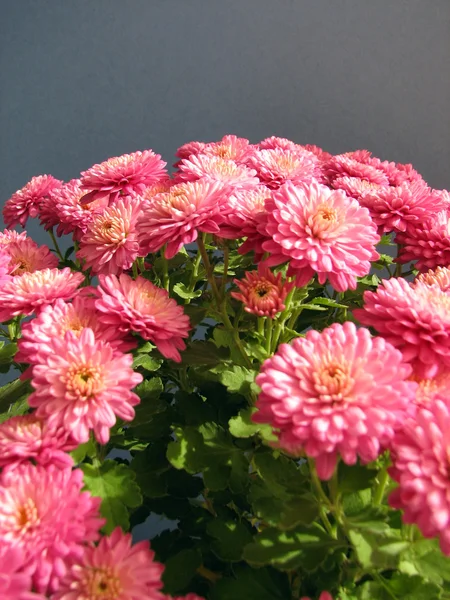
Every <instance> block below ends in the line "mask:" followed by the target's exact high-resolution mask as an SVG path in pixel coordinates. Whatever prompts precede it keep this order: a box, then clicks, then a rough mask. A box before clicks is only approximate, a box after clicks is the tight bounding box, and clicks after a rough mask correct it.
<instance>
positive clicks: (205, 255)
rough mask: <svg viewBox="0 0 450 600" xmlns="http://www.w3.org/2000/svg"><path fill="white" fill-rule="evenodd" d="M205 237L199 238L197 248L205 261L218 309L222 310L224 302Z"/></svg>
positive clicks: (204, 235) (203, 235)
mask: <svg viewBox="0 0 450 600" xmlns="http://www.w3.org/2000/svg"><path fill="white" fill-rule="evenodd" d="M205 237H206V234H205V233H203V234H202V235H201V236H200V237H199V238H197V246H198V249H199V250H200V254H201V257H202V260H203V265H204V267H205V270H206V278H207V279H208V281H209V284H210V285H211V289H212V291H213V294H214V298H215V300H216V304H217V308H218V309H219V310H220V307H221V304H222V301H221V297H220V294H219V290H218V288H217V283H216V280H215V277H214V267H213V265H211V262H210V260H209V256H208V253H207V251H206V248H205Z"/></svg>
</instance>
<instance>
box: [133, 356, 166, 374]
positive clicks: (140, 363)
mask: <svg viewBox="0 0 450 600" xmlns="http://www.w3.org/2000/svg"><path fill="white" fill-rule="evenodd" d="M162 363H163V361H162V360H161V359H158V358H153V357H152V356H149V355H148V354H143V353H142V354H138V355H137V356H136V357H135V358H134V360H133V369H137V368H138V367H140V368H141V369H144V370H145V371H149V372H150V373H151V372H153V371H157V370H158V369H159V368H160V367H161V365H162Z"/></svg>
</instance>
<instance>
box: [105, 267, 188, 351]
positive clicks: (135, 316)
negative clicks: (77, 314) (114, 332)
mask: <svg viewBox="0 0 450 600" xmlns="http://www.w3.org/2000/svg"><path fill="white" fill-rule="evenodd" d="M99 280H100V285H99V287H98V293H99V299H98V300H97V301H96V307H97V309H98V310H99V311H100V312H102V313H103V316H102V317H101V319H100V320H101V321H102V322H103V323H105V324H106V325H112V326H116V327H118V328H119V329H121V330H122V331H127V332H128V331H130V330H131V331H136V332H137V333H139V335H140V336H142V337H143V338H144V339H145V340H150V341H152V342H153V343H154V344H156V347H157V348H158V350H159V351H160V352H161V354H162V355H163V356H165V357H166V358H170V359H172V360H174V361H176V362H180V361H181V356H180V353H179V350H184V349H185V347H186V344H185V343H184V341H183V338H187V337H188V335H189V318H188V316H187V315H185V314H184V311H183V308H182V307H181V306H178V304H177V303H176V302H175V300H173V299H172V298H169V294H168V293H167V292H166V290H162V289H161V288H158V287H156V285H153V283H151V282H150V281H148V280H147V279H144V278H143V277H140V276H139V277H137V278H136V279H135V280H133V279H132V278H131V277H129V276H128V275H125V274H122V275H120V277H116V276H115V275H106V276H105V275H100V276H99Z"/></svg>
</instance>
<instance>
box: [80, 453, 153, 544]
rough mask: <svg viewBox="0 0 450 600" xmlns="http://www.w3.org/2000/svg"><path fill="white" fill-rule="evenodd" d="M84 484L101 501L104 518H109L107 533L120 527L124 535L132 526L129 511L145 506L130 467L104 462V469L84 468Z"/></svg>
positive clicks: (95, 467)
mask: <svg viewBox="0 0 450 600" xmlns="http://www.w3.org/2000/svg"><path fill="white" fill-rule="evenodd" d="M81 469H82V471H83V473H84V483H85V486H86V488H87V489H88V490H89V491H90V492H91V494H92V495H93V496H100V498H101V499H102V504H101V509H100V512H101V514H102V515H103V516H104V517H105V518H106V525H105V526H104V527H103V530H104V532H105V533H107V534H108V533H111V531H112V530H113V529H114V528H115V527H116V526H118V525H120V527H122V529H123V530H124V531H128V529H129V526H130V521H129V515H128V508H136V507H138V506H140V505H141V503H142V495H141V492H140V490H139V486H138V485H137V483H136V482H135V481H134V479H135V474H134V472H133V471H132V470H131V469H130V467H128V466H126V465H124V464H118V463H117V462H116V461H114V460H105V461H104V462H103V463H102V464H101V465H99V466H94V465H90V464H83V465H81Z"/></svg>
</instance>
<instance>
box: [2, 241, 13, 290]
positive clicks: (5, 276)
mask: <svg viewBox="0 0 450 600" xmlns="http://www.w3.org/2000/svg"><path fill="white" fill-rule="evenodd" d="M10 260H11V258H10V256H9V254H8V253H7V252H6V249H5V248H4V247H3V246H2V245H1V244H0V290H1V289H3V286H4V285H5V284H6V283H7V282H8V281H10V280H11V276H10V274H9V271H10V266H9V264H10Z"/></svg>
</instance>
